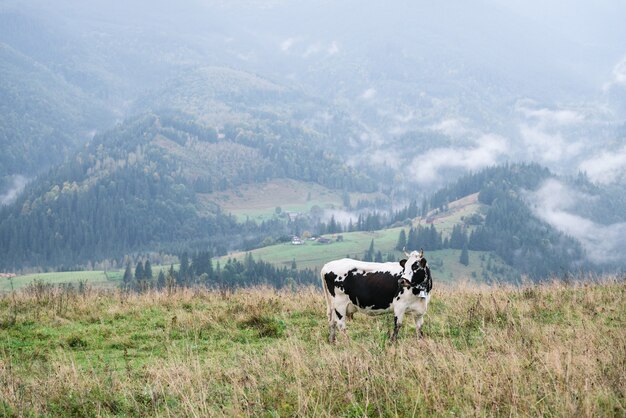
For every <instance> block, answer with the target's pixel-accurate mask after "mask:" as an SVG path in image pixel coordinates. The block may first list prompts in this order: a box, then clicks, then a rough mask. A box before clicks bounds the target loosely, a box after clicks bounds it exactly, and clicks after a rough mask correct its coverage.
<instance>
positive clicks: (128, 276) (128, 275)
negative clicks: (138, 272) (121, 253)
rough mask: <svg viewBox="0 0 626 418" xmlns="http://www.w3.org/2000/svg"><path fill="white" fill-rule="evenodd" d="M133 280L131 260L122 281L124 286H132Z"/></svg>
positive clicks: (127, 264)
mask: <svg viewBox="0 0 626 418" xmlns="http://www.w3.org/2000/svg"><path fill="white" fill-rule="evenodd" d="M132 281H133V273H132V272H131V270H130V261H129V262H128V263H126V270H125V271H124V278H123V279H122V283H123V284H124V286H130V283H131V282H132Z"/></svg>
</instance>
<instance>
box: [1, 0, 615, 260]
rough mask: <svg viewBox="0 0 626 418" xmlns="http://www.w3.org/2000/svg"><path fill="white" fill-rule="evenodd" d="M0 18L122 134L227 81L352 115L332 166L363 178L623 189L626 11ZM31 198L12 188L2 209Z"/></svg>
mask: <svg viewBox="0 0 626 418" xmlns="http://www.w3.org/2000/svg"><path fill="white" fill-rule="evenodd" d="M0 14H1V15H2V16H3V21H4V22H9V23H11V25H6V24H5V25H4V26H5V28H4V29H0V42H2V43H4V44H6V45H8V47H10V48H12V49H14V50H15V51H18V52H19V53H20V54H24V55H28V56H29V57H30V58H32V59H33V60H35V61H36V62H37V63H38V65H43V66H46V68H48V69H50V71H53V72H55V74H57V75H58V76H59V77H62V78H63V79H64V80H66V81H67V82H69V83H72V85H73V86H76V87H77V88H79V89H80V90H81V92H83V93H84V94H85V95H87V96H88V97H91V98H93V99H94V100H97V101H98V102H99V103H102V105H103V106H105V107H107V108H108V110H109V111H111V112H112V114H114V115H115V116H116V118H117V120H118V121H119V120H123V119H124V118H126V117H130V116H132V114H133V112H137V111H141V108H140V107H139V108H138V107H137V106H136V105H135V104H136V103H138V102H141V100H142V99H145V97H146V95H148V94H149V93H150V92H153V91H155V90H158V89H159V88H162V87H163V86H164V85H166V84H167V83H168V81H169V80H172V79H177V77H180V76H183V75H185V74H189V73H190V72H192V71H194V70H195V69H197V68H200V67H204V66H215V67H227V68H231V69H236V70H241V71H245V72H249V73H252V74H254V75H255V76H258V77H260V78H263V79H267V80H269V81H271V82H272V83H276V84H277V85H280V86H285V87H287V88H289V89H291V90H290V91H296V92H298V93H300V94H302V95H303V96H304V97H309V98H311V100H316V101H317V102H316V103H321V106H320V107H321V108H322V110H323V112H322V111H321V110H318V111H317V112H316V113H315V114H310V115H306V114H305V115H304V116H303V117H302V118H301V120H300V123H302V124H304V125H315V126H316V127H319V126H321V127H324V125H325V124H326V125H327V127H326V129H328V130H329V131H330V133H331V135H333V129H336V128H335V125H332V124H331V122H332V121H333V120H334V119H336V115H337V114H341V117H342V118H343V119H342V121H343V122H342V125H341V126H342V127H345V126H349V128H347V129H345V130H343V131H341V132H337V133H336V140H335V141H334V144H335V149H334V150H335V152H338V153H343V154H342V155H341V157H343V158H344V159H345V161H347V162H348V163H349V164H351V165H354V166H360V167H363V166H364V167H367V168H368V169H369V167H378V166H381V167H383V166H391V167H393V168H394V169H395V170H397V178H398V181H399V182H400V183H401V184H402V185H411V186H412V187H413V188H414V189H413V190H415V189H417V190H421V191H422V192H423V193H427V192H430V191H434V190H436V188H437V187H439V186H441V185H443V184H446V183H448V182H450V181H452V180H453V179H454V178H456V176H458V175H461V174H463V173H465V172H467V171H468V170H478V169H480V168H482V167H486V166H491V165H494V164H498V163H502V162H507V161H508V162H512V161H535V162H538V163H540V164H542V165H545V166H547V167H549V168H550V169H551V170H553V171H554V172H556V173H558V174H565V175H575V174H576V173H577V172H578V171H583V172H586V173H587V175H588V176H589V178H590V179H591V180H592V181H594V182H597V183H599V184H619V183H621V184H623V183H624V182H625V181H626V168H625V167H626V128H625V126H626V124H625V121H626V25H624V24H623V18H624V16H626V3H625V2H623V1H621V0H612V1H610V0H600V1H596V2H593V3H590V2H586V1H583V0H575V1H564V0H563V1H553V2H549V3H546V2H543V1H538V0H533V1H521V0H513V1H509V0H482V1H476V2H465V1H460V0H459V1H455V0H451V1H442V2H413V1H408V0H400V1H394V2H391V3H389V2H387V3H381V2H361V1H356V0H341V1H332V0H311V1H307V0H274V1H260V0H259V1H255V0H229V1H220V0H186V1H181V2H176V3H172V2H167V1H162V0H161V1H156V2H155V1H146V0H136V1H128V2H117V3H111V2H105V1H101V0H98V1H90V2H79V1H70V0H60V1H55V2H48V1H43V0H24V1H17V0H14V1H5V2H3V3H2V4H1V5H0ZM14 22H18V23H14ZM184 99H185V98H182V99H181V101H184ZM294 106H295V105H294ZM137 109H139V110H137ZM303 112H304V111H303ZM83 128H85V129H89V128H90V127H89V126H86V127H83ZM411 138H415V139H414V140H413V139H411ZM423 138H435V139H432V140H429V141H426V140H423ZM0 168H1V167H0ZM2 173H4V174H5V175H25V174H30V173H24V172H20V171H19V169H13V171H11V170H0V174H2ZM15 178H16V179H20V178H23V177H15ZM5 184H7V182H6V181H5ZM20 187H23V186H22V185H21V183H20V184H18V183H15V184H13V185H12V186H10V187H8V189H7V190H0V193H2V202H7V201H9V200H11V199H13V198H14V196H15V193H16V192H17V191H19V189H20ZM546 187H547V189H546ZM555 187H556V186H555V185H547V186H545V187H544V189H542V190H541V191H539V192H537V193H538V195H537V198H538V199H539V200H540V201H542V202H544V200H545V199H544V198H545V197H546V196H549V197H550V199H551V200H550V201H548V202H544V203H545V204H543V205H538V208H537V213H538V214H539V215H540V216H541V217H542V218H543V219H545V220H546V221H548V222H550V223H552V224H554V225H555V226H557V227H559V228H561V229H562V230H563V231H565V232H568V233H569V234H571V235H573V236H576V237H578V238H580V239H581V240H586V241H587V242H590V243H594V244H593V245H591V246H590V247H589V248H587V249H588V251H589V253H590V254H591V256H593V257H599V255H598V254H596V250H594V248H599V247H600V245H598V239H596V238H597V237H595V236H590V235H589V234H590V233H589V232H588V231H591V230H598V229H597V228H596V226H597V225H588V224H587V223H585V222H584V220H580V219H573V218H571V217H568V215H567V208H568V203H567V202H569V200H568V195H567V194H566V193H561V191H562V190H560V189H559V190H557V191H559V193H555V194H554V195H552V193H553V192H554V188H555ZM561 198H563V200H561ZM554 199H556V201H555V200H554ZM338 215H339V214H338ZM577 221H580V222H579V223H578V224H579V225H587V226H588V227H584V228H582V229H576V228H574V226H573V225H575V224H576V223H577ZM622 227H623V226H622V225H615V228H612V229H611V230H612V231H617V230H621V229H620V228H622ZM607 228H608V227H607ZM603 235H604V236H607V235H610V236H613V233H612V234H603ZM606 245H608V246H611V247H612V248H613V247H615V245H617V244H616V243H614V242H613V241H611V240H607V241H606Z"/></svg>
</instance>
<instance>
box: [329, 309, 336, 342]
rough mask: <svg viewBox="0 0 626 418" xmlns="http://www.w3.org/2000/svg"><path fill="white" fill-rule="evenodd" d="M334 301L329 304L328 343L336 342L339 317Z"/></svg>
mask: <svg viewBox="0 0 626 418" xmlns="http://www.w3.org/2000/svg"><path fill="white" fill-rule="evenodd" d="M334 306H335V304H334V300H333V301H332V302H331V303H329V304H328V342H329V343H331V344H332V343H334V342H335V333H336V331H337V316H336V315H335V307H334Z"/></svg>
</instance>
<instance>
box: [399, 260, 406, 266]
mask: <svg viewBox="0 0 626 418" xmlns="http://www.w3.org/2000/svg"><path fill="white" fill-rule="evenodd" d="M405 264H406V260H400V265H401V266H402V268H404V265H405Z"/></svg>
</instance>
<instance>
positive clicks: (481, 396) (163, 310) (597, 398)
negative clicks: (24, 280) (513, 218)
mask: <svg viewBox="0 0 626 418" xmlns="http://www.w3.org/2000/svg"><path fill="white" fill-rule="evenodd" d="M605 280H606V282H605V283H603V284H593V285H591V284H584V283H580V284H575V285H565V284H562V283H551V284H547V285H544V286H533V287H521V288H514V287H484V286H483V287H479V288H476V287H473V288H469V287H464V286H461V287H454V288H452V287H446V286H444V285H441V284H440V285H438V286H436V287H435V288H434V290H433V294H432V300H431V304H430V306H429V310H428V313H427V316H426V321H425V323H424V332H425V334H426V337H425V338H424V339H421V340H418V339H416V337H415V330H414V325H413V323H412V321H411V320H410V318H407V320H406V322H405V325H404V326H403V328H402V329H401V332H400V338H399V341H398V343H397V344H395V345H391V344H389V341H388V333H389V331H390V328H391V324H392V318H391V316H390V315H382V316H377V317H367V316H365V315H363V314H357V315H355V317H354V319H353V320H351V321H349V322H348V331H347V336H348V337H349V339H348V338H346V337H345V336H343V335H340V338H339V341H338V343H337V344H336V345H329V344H328V343H327V342H326V339H327V335H328V330H327V323H326V314H325V305H324V301H323V297H322V295H321V292H320V291H319V290H318V289H301V290H300V291H297V292H276V291H274V290H271V289H247V290H239V291H237V292H234V293H229V292H227V293H224V292H210V291H205V290H201V289H191V290H185V291H176V292H173V293H167V292H160V293H159V292H150V293H147V294H144V295H136V294H125V293H120V292H118V291H103V290H98V291H96V290H93V289H91V288H90V287H87V288H86V290H85V291H84V292H83V293H78V292H76V291H74V292H71V291H70V292H67V291H59V289H54V288H43V287H42V288H40V289H39V290H38V291H37V292H35V291H29V292H19V291H18V292H17V293H16V294H14V295H13V294H5V295H0V383H2V384H0V415H2V416H38V415H43V416H169V415H175V416H224V415H227V416H320V415H321V416H362V415H363V414H369V415H376V416H414V415H417V416H448V415H451V413H452V412H453V413H454V415H460V416H468V415H479V416H623V415H624V413H625V412H626V400H625V398H624V393H626V382H625V381H624V378H623V377H624V374H623V365H624V363H625V362H626V357H625V356H626V352H625V351H624V350H623V347H624V344H626V332H625V331H624V326H623V324H624V323H625V322H626V305H625V304H626V286H625V285H624V283H623V281H616V279H615V278H613V279H611V278H605Z"/></svg>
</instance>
